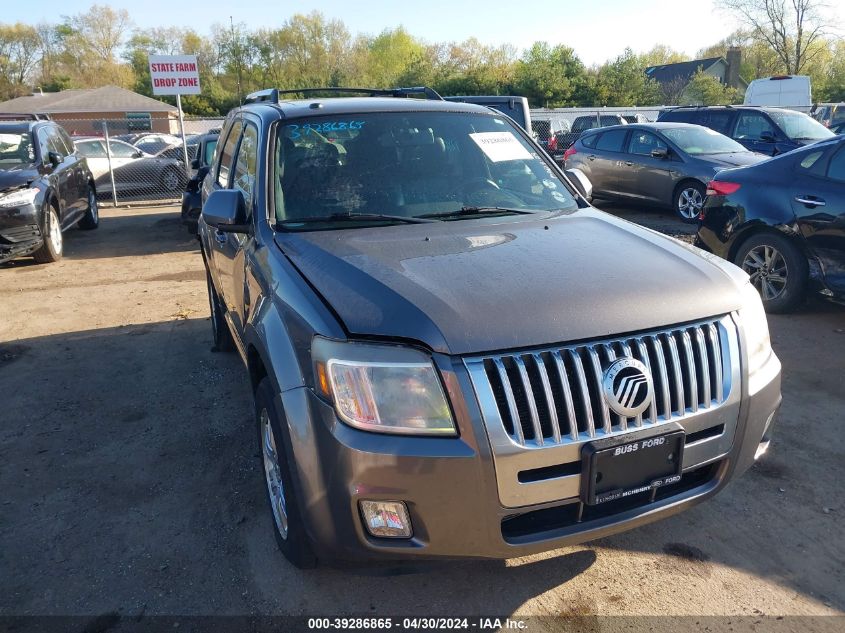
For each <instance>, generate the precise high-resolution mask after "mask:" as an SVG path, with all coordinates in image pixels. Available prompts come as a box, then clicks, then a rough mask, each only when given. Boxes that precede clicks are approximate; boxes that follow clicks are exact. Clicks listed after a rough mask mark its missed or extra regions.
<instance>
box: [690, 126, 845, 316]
mask: <svg viewBox="0 0 845 633" xmlns="http://www.w3.org/2000/svg"><path fill="white" fill-rule="evenodd" d="M707 194H708V197H707V202H706V204H705V206H704V213H703V216H702V223H701V226H700V228H699V231H698V237H697V239H696V245H697V246H699V247H701V248H704V249H706V250H708V251H710V252H712V253H715V254H716V255H719V256H720V257H723V258H725V259H727V260H729V261H732V262H734V263H735V264H736V265H737V266H740V267H742V269H743V270H744V271H745V272H747V273H748V274H749V275H750V276H751V282H752V283H753V284H754V286H755V287H756V288H757V290H758V291H759V292H760V295H761V296H762V298H763V305H764V306H765V308H766V310H767V311H769V312H788V311H790V310H793V309H794V308H796V307H797V306H799V305H800V304H801V302H802V301H803V299H804V296H805V295H806V292H807V290H808V289H810V288H813V289H818V290H821V291H822V292H823V293H824V294H826V295H829V296H835V297H839V298H845V138H843V137H835V138H834V139H832V140H830V141H824V142H822V143H818V144H816V145H813V146H811V147H805V148H803V149H800V150H795V151H793V152H789V153H788V154H784V155H782V156H778V157H777V158H774V159H772V160H770V161H767V162H766V163H765V164H761V165H755V166H751V167H743V168H739V169H729V170H726V171H723V172H720V173H719V174H718V175H717V176H716V178H715V180H713V181H712V182H711V183H710V184H709V185H708V191H707Z"/></svg>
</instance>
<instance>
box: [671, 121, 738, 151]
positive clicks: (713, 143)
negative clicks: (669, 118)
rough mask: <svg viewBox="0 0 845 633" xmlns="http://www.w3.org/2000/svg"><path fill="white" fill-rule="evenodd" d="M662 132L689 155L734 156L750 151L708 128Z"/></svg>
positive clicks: (674, 129) (675, 129) (672, 129)
mask: <svg viewBox="0 0 845 633" xmlns="http://www.w3.org/2000/svg"><path fill="white" fill-rule="evenodd" d="M661 131H662V132H663V134H664V136H666V137H667V138H668V139H669V140H671V141H672V142H674V143H675V145H677V146H678V147H680V148H681V150H682V151H683V152H685V153H687V154H693V155H695V154H733V153H734V152H747V151H748V150H747V149H745V148H744V147H743V146H742V145H740V144H739V143H737V142H736V141H734V140H733V139H730V138H728V137H727V136H725V135H724V134H719V133H718V132H717V131H715V130H711V129H710V128H707V127H701V126H698V125H696V126H694V127H692V126H691V127H676V128H671V129H668V130H661Z"/></svg>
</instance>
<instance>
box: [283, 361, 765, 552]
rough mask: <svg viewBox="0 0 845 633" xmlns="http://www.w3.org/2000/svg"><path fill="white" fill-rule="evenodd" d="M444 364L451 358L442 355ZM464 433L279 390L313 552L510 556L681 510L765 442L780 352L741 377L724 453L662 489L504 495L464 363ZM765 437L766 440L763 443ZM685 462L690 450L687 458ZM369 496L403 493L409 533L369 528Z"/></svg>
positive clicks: (452, 391)
mask: <svg viewBox="0 0 845 633" xmlns="http://www.w3.org/2000/svg"><path fill="white" fill-rule="evenodd" d="M439 364H440V367H441V369H443V368H444V363H443V362H442V359H441V362H440V363H439ZM443 376H444V381H445V385H446V388H447V391H448V393H449V395H450V398H451V400H452V404H453V408H454V412H455V418H456V422H457V424H458V427H459V429H460V437H459V438H419V437H399V436H389V435H379V434H373V433H366V432H362V431H357V430H355V429H352V428H350V427H348V426H346V425H344V424H342V423H341V422H340V421H339V420H338V419H337V417H336V415H335V413H334V409H333V408H332V407H331V406H330V405H328V404H326V403H325V402H323V401H322V400H321V399H319V398H318V397H317V396H316V395H315V394H314V393H313V392H312V391H311V390H310V389H307V388H297V389H292V390H289V391H286V392H284V394H282V396H280V398H281V403H280V404H281V408H280V410H282V411H284V412H285V415H286V418H287V420H286V423H287V427H288V429H289V431H290V436H291V445H292V448H293V451H294V455H295V463H296V474H297V482H296V484H297V488H298V490H297V492H298V497H299V499H300V505H301V506H302V507H301V510H302V515H303V517H304V520H305V523H306V529H307V531H308V534H309V536H310V538H311V540H312V542H313V544H314V546H315V549H316V550H317V552H318V556H321V557H323V558H329V559H341V560H369V559H387V560H391V559H407V558H440V557H449V558H464V557H480V558H512V557H518V556H524V555H528V554H534V553H538V552H542V551H546V550H550V549H555V548H558V547H562V546H566V545H573V544H577V543H581V542H584V541H588V540H592V539H596V538H600V537H604V536H607V535H609V534H613V533H616V532H620V531H624V530H627V529H631V528H634V527H637V526H640V525H644V524H646V523H650V522H652V521H656V520H658V519H661V518H664V517H667V516H670V515H672V514H676V513H677V512H680V511H681V510H683V509H685V508H688V507H690V506H692V505H695V504H697V503H699V502H700V501H702V500H704V499H706V498H708V497H710V496H712V495H714V494H715V493H716V492H718V491H719V490H720V489H721V488H723V487H724V486H725V485H726V484H727V482H728V481H730V480H731V479H732V478H733V477H735V476H737V475H739V474H740V473H742V472H743V471H744V470H746V469H747V468H748V467H749V466H751V465H752V464H753V463H754V461H755V459H756V458H757V457H758V456H759V454H761V453H762V450H763V449H764V448H765V447H766V446H767V444H766V442H768V439H769V437H770V434H771V425H772V420H773V418H774V415H775V412H776V411H777V409H778V407H779V405H780V401H781V395H780V363H779V362H778V360H777V358H776V357H775V356H774V355H772V357H771V360H770V362H769V364H768V365H767V367H766V368H764V370H762V371H760V372H758V373H757V375H756V377H755V378H754V379H753V380H751V381H748V380H743V384H742V396H743V397H742V402H741V405H740V406H739V407H738V411H737V415H738V419H737V424H736V431H735V435H734V440H733V443H732V445H731V446H730V449H729V450H728V451H727V452H726V453H724V454H722V455H720V456H719V457H718V458H717V459H714V460H712V461H710V462H707V463H704V464H701V463H699V464H695V465H694V466H693V467H691V468H686V467H685V468H684V477H683V479H682V480H681V481H680V482H678V483H677V484H673V485H671V486H667V487H665V488H661V489H658V491H659V492H658V493H657V494H655V495H651V494H650V493H644V494H645V497H642V496H637V497H633V498H629V499H625V500H620V501H621V503H619V502H608V503H606V504H602V505H600V506H586V505H584V504H581V503H580V501H579V499H578V497H574V498H573V497H563V496H562V498H560V499H557V500H555V501H552V502H547V503H539V504H533V505H526V506H521V507H518V508H513V507H505V506H504V505H503V504H502V503H501V501H500V497H499V491H498V487H497V480H496V477H497V474H496V470H495V465H494V460H493V455H492V453H491V449H490V444H489V441H488V439H487V434H486V431H485V426H484V422H483V420H482V415H481V411H480V409H479V407H478V405H477V404H476V403H475V401H474V398H469V399H467V398H464V397H463V395H462V394H472V393H473V392H472V386H471V385H470V384H469V378H468V376H467V375H466V374H464V373H462V372H461V371H460V367H458V366H455V367H454V368H453V369H449V368H446V369H445V370H443ZM761 446H762V448H761ZM685 464H686V460H685ZM362 499H369V500H384V501H388V500H390V501H404V502H405V504H406V506H407V508H408V512H409V515H410V518H411V522H412V525H413V536H412V538H410V539H404V540H399V539H386V538H374V537H372V536H370V535H369V534H367V533H366V531H365V530H364V527H363V524H362V521H361V518H360V514H359V510H358V502H359V500H362Z"/></svg>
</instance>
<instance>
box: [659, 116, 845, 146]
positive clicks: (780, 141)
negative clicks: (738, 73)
mask: <svg viewBox="0 0 845 633" xmlns="http://www.w3.org/2000/svg"><path fill="white" fill-rule="evenodd" d="M657 120H658V121H671V122H679V123H694V124H696V125H703V126H704V127H709V128H710V129H713V130H716V131H717V132H719V133H721V134H724V135H725V136H729V137H730V138H732V139H734V140H735V141H737V142H738V143H740V144H742V145H744V146H745V147H746V148H748V149H749V150H751V151H752V152H759V153H760V154H768V155H769V156H776V155H778V154H783V153H784V152H789V151H791V150H793V149H797V148H799V147H803V146H804V145H809V144H811V143H816V142H817V141H821V140H824V139H826V138H830V137H831V136H833V133H832V132H831V131H830V130H828V129H827V128H826V127H824V126H823V125H822V124H820V123H819V122H818V121H816V120H815V119H812V118H810V117H809V116H807V115H806V114H804V113H802V112H797V111H795V110H786V109H784V108H764V107H756V106H691V107H680V108H671V109H668V110H664V111H663V112H661V113H660V116H658V117H657Z"/></svg>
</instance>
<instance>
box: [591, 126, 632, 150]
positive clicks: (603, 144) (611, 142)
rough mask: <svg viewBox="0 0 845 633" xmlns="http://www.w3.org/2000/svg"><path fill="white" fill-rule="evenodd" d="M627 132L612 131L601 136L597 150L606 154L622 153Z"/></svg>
mask: <svg viewBox="0 0 845 633" xmlns="http://www.w3.org/2000/svg"><path fill="white" fill-rule="evenodd" d="M627 133H628V132H627V131H626V130H610V131H609V132H605V133H604V134H602V135H601V136H599V140H598V142H597V143H596V149H599V150H603V151H605V152H621V151H622V147H623V145H624V143H625V135H626V134H627Z"/></svg>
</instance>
